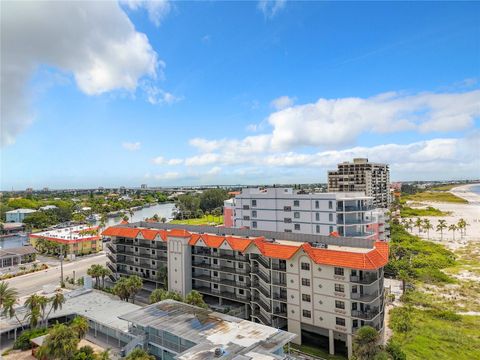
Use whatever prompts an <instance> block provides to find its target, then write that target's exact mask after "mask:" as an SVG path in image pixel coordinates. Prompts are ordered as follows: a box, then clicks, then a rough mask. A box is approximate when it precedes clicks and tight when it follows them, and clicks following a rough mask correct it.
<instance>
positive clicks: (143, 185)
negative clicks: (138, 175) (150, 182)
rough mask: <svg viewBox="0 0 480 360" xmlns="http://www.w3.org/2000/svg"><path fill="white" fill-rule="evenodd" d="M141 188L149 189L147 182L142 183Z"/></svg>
mask: <svg viewBox="0 0 480 360" xmlns="http://www.w3.org/2000/svg"><path fill="white" fill-rule="evenodd" d="M140 189H142V190H146V189H148V186H147V184H142V185H140Z"/></svg>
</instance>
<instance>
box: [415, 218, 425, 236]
mask: <svg viewBox="0 0 480 360" xmlns="http://www.w3.org/2000/svg"><path fill="white" fill-rule="evenodd" d="M415 227H416V228H417V229H418V233H419V234H420V232H421V231H422V227H423V221H422V219H420V218H417V220H415Z"/></svg>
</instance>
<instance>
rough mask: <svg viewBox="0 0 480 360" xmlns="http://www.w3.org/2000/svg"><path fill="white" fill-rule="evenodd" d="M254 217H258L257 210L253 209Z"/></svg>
mask: <svg viewBox="0 0 480 360" xmlns="http://www.w3.org/2000/svg"><path fill="white" fill-rule="evenodd" d="M252 217H254V218H256V217H257V210H252Z"/></svg>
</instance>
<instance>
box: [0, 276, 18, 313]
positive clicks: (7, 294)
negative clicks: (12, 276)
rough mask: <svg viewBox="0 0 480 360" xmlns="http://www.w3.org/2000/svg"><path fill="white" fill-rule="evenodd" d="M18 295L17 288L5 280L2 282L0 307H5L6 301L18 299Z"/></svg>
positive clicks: (0, 285) (0, 286)
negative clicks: (10, 285)
mask: <svg viewBox="0 0 480 360" xmlns="http://www.w3.org/2000/svg"><path fill="white" fill-rule="evenodd" d="M17 297H18V292H17V290H15V289H13V288H11V287H9V285H8V283H7V282H5V281H2V282H0V309H3V308H4V306H5V303H10V302H11V301H14V302H15V301H16V300H17Z"/></svg>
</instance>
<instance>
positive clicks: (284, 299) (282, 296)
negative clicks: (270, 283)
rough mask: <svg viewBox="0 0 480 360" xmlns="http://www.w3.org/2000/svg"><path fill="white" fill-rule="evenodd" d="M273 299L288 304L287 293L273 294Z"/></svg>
mask: <svg viewBox="0 0 480 360" xmlns="http://www.w3.org/2000/svg"><path fill="white" fill-rule="evenodd" d="M272 298H273V300H275V301H282V302H287V292H286V291H282V292H280V293H277V292H275V291H274V292H273V294H272Z"/></svg>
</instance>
